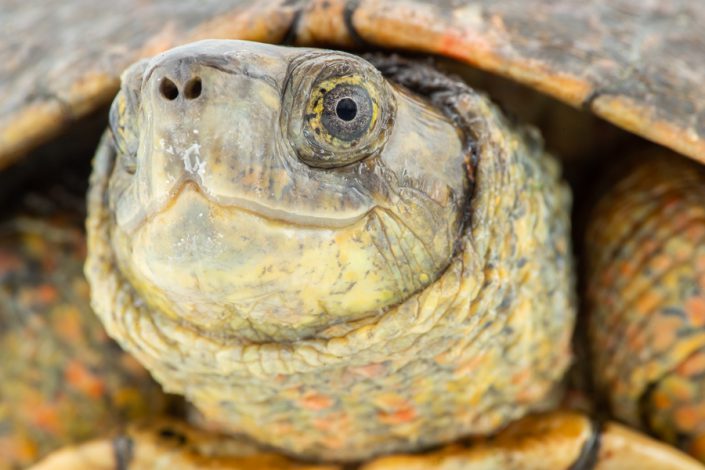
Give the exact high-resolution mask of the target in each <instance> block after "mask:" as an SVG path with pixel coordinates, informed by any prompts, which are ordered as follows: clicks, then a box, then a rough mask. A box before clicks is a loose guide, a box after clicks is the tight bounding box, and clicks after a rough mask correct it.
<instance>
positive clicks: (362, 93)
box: [320, 84, 373, 142]
mask: <svg viewBox="0 0 705 470" xmlns="http://www.w3.org/2000/svg"><path fill="white" fill-rule="evenodd" d="M372 109H373V104H372V99H371V98H370V94H369V93H368V92H367V90H365V89H364V88H363V87H361V86H359V85H349V84H341V85H336V86H335V87H333V89H332V90H329V91H326V92H325V94H324V95H323V111H322V114H321V117H320V121H321V124H322V125H323V127H324V128H325V130H326V131H327V132H328V133H329V134H330V135H331V137H333V138H336V139H340V140H342V141H344V142H352V141H354V140H355V139H359V138H361V137H362V136H364V135H365V134H366V133H367V132H368V131H369V129H370V124H371V123H372V114H373V113H372Z"/></svg>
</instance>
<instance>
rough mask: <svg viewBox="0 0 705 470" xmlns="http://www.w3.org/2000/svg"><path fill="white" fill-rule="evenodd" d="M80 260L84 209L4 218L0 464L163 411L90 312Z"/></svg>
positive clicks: (11, 464)
mask: <svg viewBox="0 0 705 470" xmlns="http://www.w3.org/2000/svg"><path fill="white" fill-rule="evenodd" d="M35 198H36V196H35ZM84 256H85V235H84V233H83V215H82V214H81V213H80V212H59V211H54V215H53V216H47V215H46V214H45V215H44V217H41V218H40V217H39V215H37V214H32V213H30V212H23V213H22V214H20V215H16V216H13V217H12V218H7V217H6V218H4V219H3V220H2V221H0V358H1V361H0V468H1V469H9V468H25V466H26V465H27V464H29V463H32V462H34V461H35V460H36V459H37V458H39V457H42V456H44V455H45V454H47V453H48V452H50V451H53V450H55V449H56V448H58V447H61V446H64V445H67V444H72V443H76V442H79V441H82V440H84V439H88V438H92V437H96V436H103V435H105V434H106V433H109V432H113V431H115V430H116V429H118V428H119V427H120V426H122V425H124V424H125V423H127V422H128V421H131V420H135V419H138V418H144V417H149V416H155V415H159V414H162V413H163V412H164V409H165V406H164V405H165V399H164V395H163V394H162V392H161V390H160V387H159V386H158V385H157V384H156V383H154V382H153V381H152V380H151V378H150V377H149V374H148V373H147V372H146V371H145V370H144V369H143V368H142V366H140V365H139V364H138V363H137V361H136V360H134V359H133V358H132V357H130V356H129V355H127V354H126V353H124V352H123V351H122V350H121V349H120V348H119V346H117V344H115V343H114V342H113V341H112V340H110V339H109V338H108V336H107V335H106V334H105V331H104V330H103V328H102V326H101V325H100V322H98V321H97V319H96V318H95V316H94V315H93V312H92V311H91V309H90V307H89V301H88V294H89V290H88V285H87V283H86V281H85V279H84V277H83V274H82V266H83V261H84Z"/></svg>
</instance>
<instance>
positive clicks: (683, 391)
mask: <svg viewBox="0 0 705 470" xmlns="http://www.w3.org/2000/svg"><path fill="white" fill-rule="evenodd" d="M704 188H705V172H704V171H703V168H702V167H700V166H698V165H696V164H693V163H691V162H688V161H686V160H683V159H678V158H676V157H675V156H673V155H670V154H664V152H663V151H661V152H660V154H659V152H655V153H654V154H653V155H640V156H639V158H638V160H637V159H635V161H634V162H633V165H632V170H631V171H630V172H629V173H628V175H627V176H626V177H624V178H622V179H621V180H620V181H619V182H618V183H617V184H616V185H615V186H614V188H613V189H612V190H610V191H609V192H608V193H607V194H605V195H604V197H603V198H602V200H601V201H600V203H599V204H598V205H597V206H596V208H595V212H594V215H593V222H592V225H591V226H590V229H589V230H588V232H587V235H586V255H587V256H586V259H587V264H588V276H587V279H588V288H587V299H586V300H587V302H588V305H589V314H590V325H591V327H590V336H591V344H592V346H593V360H594V363H593V371H594V376H595V379H596V381H597V384H598V386H599V388H600V390H601V391H602V393H604V394H605V395H606V396H607V397H608V399H609V404H610V405H611V409H612V412H613V413H614V414H615V415H616V416H618V417H620V418H621V419H623V420H625V421H626V422H628V423H630V424H631V425H634V426H641V427H643V428H645V429H647V430H649V431H651V432H653V433H655V434H656V435H657V436H660V437H661V438H662V439H664V440H666V441H668V442H671V443H674V444H677V445H678V446H679V447H681V448H683V449H685V450H686V451H688V452H689V453H691V454H692V455H694V456H696V457H697V458H699V459H700V460H703V461H705V378H704V377H705V247H704V245H703V239H704V238H705V191H704Z"/></svg>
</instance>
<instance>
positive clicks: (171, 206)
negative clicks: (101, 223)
mask: <svg viewBox="0 0 705 470" xmlns="http://www.w3.org/2000/svg"><path fill="white" fill-rule="evenodd" d="M111 127H112V131H113V135H114V138H115V146H116V148H117V153H118V155H117V160H116V166H115V169H114V171H113V174H112V177H111V180H110V189H109V192H108V198H109V205H110V207H111V210H112V212H113V214H114V216H115V223H114V226H113V229H112V242H113V246H114V249H115V253H116V258H117V261H118V264H119V266H120V268H121V270H122V271H123V272H124V273H125V275H126V276H127V277H128V279H129V280H130V281H131V284H132V285H133V286H134V287H135V289H136V290H137V291H138V292H139V293H140V295H141V296H142V298H143V300H144V301H146V302H147V303H148V304H150V305H152V306H154V307H157V308H159V309H160V310H161V311H163V312H165V313H166V314H167V315H170V316H172V317H174V318H179V319H181V320H184V321H186V322H187V323H190V324H193V325H195V326H198V327H200V328H205V329H210V330H217V331H218V333H219V334H226V335H235V336H238V337H244V338H251V339H256V338H262V337H272V338H297V337H302V336H305V335H309V334H311V333H312V332H315V331H316V330H320V329H322V328H325V327H327V326H329V325H332V324H336V323H340V322H341V321H348V320H354V319H357V318H360V317H362V316H365V315H369V313H370V312H373V311H378V310H379V309H381V308H384V307H387V306H389V305H392V304H396V303H398V302H400V301H402V300H404V299H405V298H407V297H408V296H409V295H411V294H412V293H414V292H416V291H418V290H420V289H422V288H423V287H425V286H427V285H428V284H429V283H431V282H432V281H433V280H435V279H436V278H437V277H438V275H439V273H441V271H442V270H443V269H444V268H446V266H447V265H448V263H449V262H450V259H451V257H452V255H453V252H454V247H455V241H456V239H457V238H458V235H459V232H460V229H461V226H462V223H463V215H464V211H465V200H466V192H467V190H468V182H467V181H468V178H467V172H466V170H465V165H466V162H465V158H466V155H465V149H464V148H463V142H462V136H461V135H459V132H458V131H457V130H456V128H455V127H454V126H453V125H452V124H451V123H450V122H449V121H448V119H447V118H446V117H444V116H443V115H442V114H440V113H439V112H438V111H435V110H434V109H433V108H431V107H430V106H429V105H428V104H426V103H425V102H423V101H421V100H420V99H418V98H415V97H414V96H412V95H411V94H409V93H408V92H406V91H405V90H403V89H401V88H400V87H397V86H394V85H391V84H390V83H388V82H387V81H386V80H385V79H384V78H383V77H382V75H381V74H380V73H379V72H378V71H377V70H376V69H375V68H374V67H372V66H371V65H370V64H369V63H367V62H366V61H365V60H363V59H361V58H359V57H357V56H353V55H349V54H345V53H339V52H331V51H320V50H311V49H293V48H282V47H276V46H268V45H262V44H254V43H247V42H241V41H217V42H215V41H213V42H201V43H195V44H192V45H189V46H186V47H182V48H177V49H174V50H172V51H170V52H167V53H165V54H162V55H159V56H157V57H156V58H154V59H153V60H151V61H149V62H147V61H145V62H141V63H139V64H136V65H135V66H133V67H132V68H130V69H129V70H128V71H127V72H126V73H125V74H124V75H123V87H122V91H121V93H120V94H119V96H118V98H117V99H116V101H115V103H114V106H113V109H112V113H111Z"/></svg>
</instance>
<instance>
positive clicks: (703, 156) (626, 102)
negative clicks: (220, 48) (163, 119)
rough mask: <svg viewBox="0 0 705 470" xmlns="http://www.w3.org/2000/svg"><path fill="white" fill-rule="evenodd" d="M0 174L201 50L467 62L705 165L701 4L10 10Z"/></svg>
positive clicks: (156, 0) (283, 0) (86, 2)
mask: <svg viewBox="0 0 705 470" xmlns="http://www.w3.org/2000/svg"><path fill="white" fill-rule="evenodd" d="M3 16H4V17H6V18H9V21H7V22H6V24H5V28H3V30H2V31H0V63H1V64H3V65H2V67H0V82H1V83H3V87H2V88H1V89H0V167H3V166H6V165H7V164H9V163H10V162H11V161H13V160H15V159H17V158H19V157H21V156H22V155H23V154H24V153H26V151H27V150H29V149H31V148H32V147H34V146H35V145H37V144H38V143H40V142H42V141H45V140H46V139H48V138H49V137H51V136H52V135H55V134H56V133H58V132H60V131H61V130H63V129H65V128H66V127H67V126H69V125H71V123H72V122H74V120H75V119H76V118H77V117H79V116H81V115H84V114H86V113H87V112H89V111H90V110H93V109H97V108H98V107H100V106H101V105H104V104H107V103H108V101H109V100H110V99H111V97H112V96H113V94H114V93H115V92H116V91H117V89H118V86H119V83H118V77H119V74H120V73H121V72H122V70H123V69H124V68H125V67H127V66H128V65H129V64H130V63H132V62H133V61H135V60H136V59H138V58H140V57H147V56H150V55H152V54H155V53H157V52H160V51H163V50H166V49H168V48H170V47H173V46H176V45H179V44H184V43H187V42H189V41H192V40H195V39H200V38H204V37H209V38H224V39H226V38H227V39H250V40H258V41H266V42H279V41H282V40H288V41H295V42H296V43H297V44H299V45H307V46H316V45H324V46H330V45H335V46H337V47H350V46H356V45H360V44H364V45H368V46H373V47H386V48H405V49H411V50H414V51H423V52H428V53H435V54H440V55H445V56H449V57H454V58H457V59H459V60H461V61H463V62H466V63H469V64H472V65H475V66H478V67H480V68H483V69H486V70H490V71H492V72H495V73H498V74H501V75H504V76H507V77H510V78H511V79H514V80H517V81H519V82H522V83H525V84H527V85H529V86H531V87H534V88H536V89H538V90H540V91H543V92H546V93H548V94H551V95H553V96H555V97H557V98H559V99H561V100H563V101H565V102H567V103H569V104H571V105H573V106H576V107H584V108H586V109H589V110H591V111H592V112H595V113H596V114H598V115H600V116H602V117H604V118H605V119H607V120H608V121H611V122H613V123H615V124H617V125H619V126H621V127H623V128H625V129H627V130H629V131H632V132H636V133H639V134H641V135H643V136H645V137H647V138H649V139H651V140H654V141H656V142H659V143H662V144H664V145H666V146H670V147H672V148H674V149H676V150H677V151H679V152H681V153H683V154H685V155H689V156H691V157H693V158H696V159H699V160H701V161H705V114H704V109H703V107H702V103H703V102H705V99H704V98H703V97H704V96H705V88H704V87H705V85H704V83H705V81H703V80H702V77H703V75H705V65H703V61H702V60H701V58H702V48H703V34H702V24H703V23H705V12H704V11H703V9H702V8H701V6H700V4H699V2H697V1H692V0H673V1H668V2H663V1H659V0H651V1H641V0H615V1H610V2H605V1H602V0H588V1H586V0H559V1H551V2H546V1H543V0H530V1H527V0H464V1H458V0H445V1H433V2H431V1H422V0H415V1H414V0H384V1H379V0H299V1H291V0H264V1H262V0H256V1H254V0H251V1H245V0H228V1H208V2H203V1H182V2H179V7H178V8H174V4H173V2H171V1H168V0H150V1H144V0H129V1H122V2H113V3H111V4H106V5H103V4H101V5H97V4H96V3H95V2H92V1H90V0H71V1H70V2H66V1H54V2H50V3H47V2H45V3H44V4H42V6H41V7H40V6H37V5H36V4H33V3H30V2H24V1H21V0H15V1H11V2H9V3H8V2H5V3H4V4H3Z"/></svg>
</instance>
